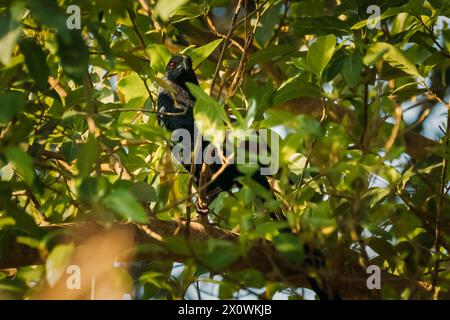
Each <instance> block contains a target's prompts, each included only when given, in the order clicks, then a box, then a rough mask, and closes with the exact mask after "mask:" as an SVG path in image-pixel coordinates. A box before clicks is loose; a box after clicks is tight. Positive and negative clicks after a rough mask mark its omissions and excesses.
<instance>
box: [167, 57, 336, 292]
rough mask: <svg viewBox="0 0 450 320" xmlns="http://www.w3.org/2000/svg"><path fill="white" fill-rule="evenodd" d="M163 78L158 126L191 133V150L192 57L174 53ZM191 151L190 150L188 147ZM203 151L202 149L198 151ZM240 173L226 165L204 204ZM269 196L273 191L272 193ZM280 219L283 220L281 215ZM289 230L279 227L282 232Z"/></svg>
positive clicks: (313, 262)
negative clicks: (189, 86) (190, 88)
mask: <svg viewBox="0 0 450 320" xmlns="http://www.w3.org/2000/svg"><path fill="white" fill-rule="evenodd" d="M165 81H166V83H167V84H168V85H169V86H170V89H171V90H170V91H169V90H167V89H165V88H164V87H160V89H159V92H158V122H159V124H160V125H161V126H163V127H165V128H166V129H167V130H169V131H175V130H177V129H186V130H188V131H189V133H190V134H191V139H192V143H191V146H192V149H194V147H193V146H194V142H195V137H194V133H195V132H196V131H195V130H194V128H195V122H194V115H193V110H194V104H195V97H194V96H193V95H192V94H191V93H190V91H189V89H188V88H187V86H186V83H192V84H196V85H198V84H199V83H198V80H197V76H196V75H195V72H194V69H193V68H192V60H191V58H190V57H189V56H185V55H181V54H177V55H174V56H173V57H172V58H171V59H170V61H169V62H168V64H167V66H166V74H165ZM207 146H208V143H204V144H202V151H203V150H204V148H206V147H207ZM191 151H193V150H191ZM202 153H203V152H202ZM201 166H202V165H196V168H195V171H194V181H195V182H196V183H198V181H199V177H200V171H201ZM221 166H222V165H221V164H212V165H210V166H209V170H210V172H209V176H212V175H213V174H214V173H215V172H217V171H218V170H219V169H220V168H221ZM185 168H186V169H187V170H188V171H190V166H189V165H185ZM240 176H242V173H241V172H239V170H238V169H237V167H236V165H234V164H229V165H228V166H227V167H226V169H225V170H224V171H223V172H222V174H221V175H219V177H218V178H217V179H216V180H215V181H214V182H213V183H211V184H210V185H209V186H208V188H207V195H208V196H209V198H208V199H203V200H206V201H207V202H206V206H207V205H208V204H209V203H210V202H211V201H212V200H214V197H215V196H216V195H217V194H218V193H220V192H221V191H229V190H230V189H231V188H232V187H233V185H235V184H238V183H237V181H236V179H237V178H239V177H240ZM252 179H253V180H255V181H256V182H258V183H259V184H260V185H261V186H263V187H264V188H265V189H266V190H270V189H271V188H270V185H269V183H268V181H267V178H266V177H265V176H263V175H261V174H260V172H259V171H256V172H255V173H254V174H253V175H252ZM272 196H273V194H272ZM197 211H199V212H200V213H207V212H208V211H207V207H206V208H202V207H200V208H199V207H197ZM271 216H272V218H273V219H276V220H278V219H279V218H280V217H278V215H276V214H274V213H271ZM281 219H285V218H284V216H282V215H281ZM286 231H290V230H281V232H286ZM305 253H306V254H307V256H309V258H307V259H305V265H306V266H309V267H313V268H321V267H323V264H324V257H323V256H322V254H321V253H320V251H318V250H313V249H310V248H309V247H308V246H307V245H305ZM308 280H309V282H310V284H311V287H312V289H313V290H314V291H315V292H316V294H317V295H318V296H319V298H320V299H321V300H328V299H329V297H328V294H327V293H326V291H327V290H326V289H325V288H326V284H323V285H322V286H319V285H318V283H317V281H316V280H315V279H313V278H311V277H308ZM334 298H335V299H340V297H339V295H338V294H337V293H334Z"/></svg>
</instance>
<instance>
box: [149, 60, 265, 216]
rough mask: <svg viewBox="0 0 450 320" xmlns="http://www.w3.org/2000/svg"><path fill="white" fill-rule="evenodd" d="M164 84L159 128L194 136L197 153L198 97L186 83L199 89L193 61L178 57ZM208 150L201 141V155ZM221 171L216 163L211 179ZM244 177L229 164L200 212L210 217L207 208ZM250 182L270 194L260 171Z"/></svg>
mask: <svg viewBox="0 0 450 320" xmlns="http://www.w3.org/2000/svg"><path fill="white" fill-rule="evenodd" d="M163 79H164V81H165V82H166V84H167V85H168V87H167V86H160V88H159V90H158V100H157V115H158V123H159V125H160V126H162V127H164V128H166V129H167V130H168V131H171V132H173V131H175V130H178V129H184V130H187V131H188V132H189V134H190V136H191V140H192V144H191V146H192V147H191V148H192V150H191V151H194V144H195V141H197V140H196V137H195V134H196V132H198V131H196V130H195V121H194V114H193V110H194V105H195V101H196V99H195V97H194V96H193V95H192V93H191V92H190V91H189V89H188V86H187V83H191V84H194V85H199V82H198V79H197V76H196V74H195V71H194V69H193V66H192V59H191V57H189V56H188V55H182V54H175V55H173V56H172V57H171V59H170V60H169V62H168V63H167V66H166V69H165V75H164V78H163ZM208 146H209V143H208V142H207V141H202V143H201V152H202V154H203V151H204V150H205V148H207V147H208ZM184 166H185V168H186V169H187V170H188V171H191V167H190V165H189V164H188V165H186V164H185V165H184ZM221 168H222V164H220V163H213V164H211V165H209V166H208V171H209V172H208V174H207V176H208V177H211V176H213V175H214V174H215V173H216V172H218V171H219V170H220V169H221ZM201 170H202V165H201V164H196V168H195V170H194V176H193V178H194V179H193V180H194V182H195V183H196V184H197V187H198V186H199V185H198V184H199V182H200V172H201ZM241 176H243V174H242V173H241V172H240V171H239V170H238V168H237V166H236V165H235V164H234V163H232V164H229V165H228V166H227V167H226V168H225V169H224V170H223V172H222V173H221V174H220V175H218V176H217V178H216V179H215V180H214V181H209V185H208V186H207V188H206V196H205V198H206V199H200V200H201V201H203V203H197V204H196V206H197V212H199V213H207V212H208V208H207V206H208V205H209V204H210V203H211V202H212V201H213V200H214V199H215V197H217V195H218V194H219V193H221V192H223V191H230V190H231V189H232V187H233V186H235V185H238V186H239V185H240V184H239V182H238V181H237V179H238V178H239V177H241ZM251 178H252V179H253V180H254V181H256V182H257V183H258V184H259V185H261V186H262V187H264V189H265V190H271V187H270V184H269V182H268V181H267V178H266V177H265V176H263V175H261V173H260V172H259V171H258V170H257V171H256V172H255V173H254V174H253V175H252V176H251Z"/></svg>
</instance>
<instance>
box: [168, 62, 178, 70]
mask: <svg viewBox="0 0 450 320" xmlns="http://www.w3.org/2000/svg"><path fill="white" fill-rule="evenodd" d="M176 65H177V64H176V63H175V62H171V63H169V67H170V69H173V68H175V66H176Z"/></svg>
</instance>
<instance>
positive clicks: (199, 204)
mask: <svg viewBox="0 0 450 320" xmlns="http://www.w3.org/2000/svg"><path fill="white" fill-rule="evenodd" d="M195 211H196V212H197V213H198V215H199V218H200V223H201V224H208V223H209V221H208V213H209V208H208V203H207V202H205V201H203V200H202V199H198V200H197V201H196V202H195Z"/></svg>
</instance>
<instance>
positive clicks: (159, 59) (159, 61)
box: [146, 44, 171, 73]
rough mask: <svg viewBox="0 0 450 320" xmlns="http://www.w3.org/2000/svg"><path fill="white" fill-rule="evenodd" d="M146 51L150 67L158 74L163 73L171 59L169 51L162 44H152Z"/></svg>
mask: <svg viewBox="0 0 450 320" xmlns="http://www.w3.org/2000/svg"><path fill="white" fill-rule="evenodd" d="M146 51H147V54H148V56H149V58H150V67H151V68H152V69H153V70H155V71H157V72H159V73H164V72H165V70H166V65H167V63H168V62H169V60H170V57H171V53H170V51H169V49H167V47H166V46H164V45H162V44H152V45H150V46H148V47H147V49H146Z"/></svg>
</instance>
